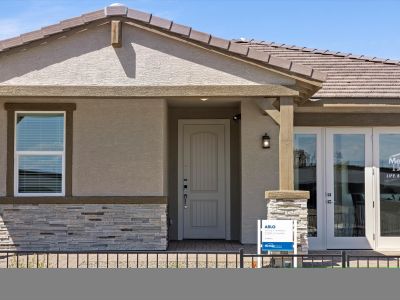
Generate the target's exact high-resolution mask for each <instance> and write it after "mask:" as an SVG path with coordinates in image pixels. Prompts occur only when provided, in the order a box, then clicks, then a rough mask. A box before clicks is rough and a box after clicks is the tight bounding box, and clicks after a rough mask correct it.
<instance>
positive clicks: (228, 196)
mask: <svg viewBox="0 0 400 300" xmlns="http://www.w3.org/2000/svg"><path fill="white" fill-rule="evenodd" d="M213 124H218V125H221V124H222V125H224V128H225V130H224V132H225V240H230V239H231V147H230V146H231V142H230V140H231V134H230V119H179V120H178V240H183V228H184V221H183V218H184V212H183V153H184V152H183V127H184V125H213Z"/></svg>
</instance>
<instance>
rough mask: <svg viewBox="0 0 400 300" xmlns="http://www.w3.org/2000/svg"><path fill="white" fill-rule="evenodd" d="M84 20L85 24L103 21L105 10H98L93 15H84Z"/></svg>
mask: <svg viewBox="0 0 400 300" xmlns="http://www.w3.org/2000/svg"><path fill="white" fill-rule="evenodd" d="M82 18H83V19H84V20H85V23H89V22H93V21H97V20H101V19H103V18H104V9H101V10H97V11H94V12H91V13H87V14H83V15H82Z"/></svg>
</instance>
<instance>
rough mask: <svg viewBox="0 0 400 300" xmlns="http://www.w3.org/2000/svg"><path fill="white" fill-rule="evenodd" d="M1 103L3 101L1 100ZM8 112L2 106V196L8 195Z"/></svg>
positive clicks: (0, 135)
mask: <svg viewBox="0 0 400 300" xmlns="http://www.w3.org/2000/svg"><path fill="white" fill-rule="evenodd" d="M0 103H1V101H0ZM6 168H7V112H6V111H5V110H4V109H3V105H2V104H1V107H0V197H1V196H5V195H6Z"/></svg>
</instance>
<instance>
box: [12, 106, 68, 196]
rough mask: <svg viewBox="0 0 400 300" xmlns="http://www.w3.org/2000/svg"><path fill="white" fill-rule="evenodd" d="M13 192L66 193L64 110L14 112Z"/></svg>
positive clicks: (53, 194) (31, 193)
mask: <svg viewBox="0 0 400 300" xmlns="http://www.w3.org/2000/svg"><path fill="white" fill-rule="evenodd" d="M14 172H15V173H14V194H15V195H16V196H64V195H65V112H47V111H46V112H31V111H27V112H23V111H16V112H15V155H14Z"/></svg>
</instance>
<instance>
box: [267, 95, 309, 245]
mask: <svg viewBox="0 0 400 300" xmlns="http://www.w3.org/2000/svg"><path fill="white" fill-rule="evenodd" d="M293 106H294V100H293V98H292V97H281V98H280V117H279V121H280V122H279V123H280V131H279V190H278V191H267V192H266V193H265V198H266V199H267V216H266V218H267V219H270V220H297V243H298V245H299V248H300V249H298V250H299V252H300V253H307V252H308V229H307V228H308V217H307V213H308V211H307V201H308V199H309V198H310V193H309V192H308V191H295V190H294V158H293V149H294V146H293V136H294V131H293V119H294V108H293Z"/></svg>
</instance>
